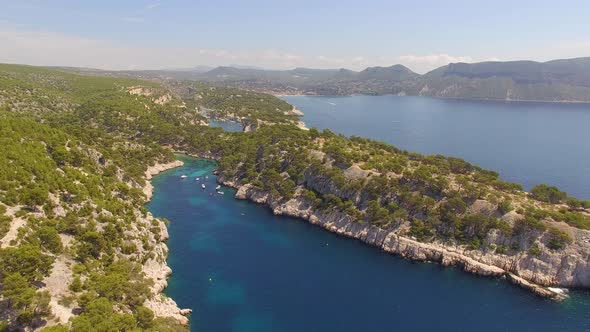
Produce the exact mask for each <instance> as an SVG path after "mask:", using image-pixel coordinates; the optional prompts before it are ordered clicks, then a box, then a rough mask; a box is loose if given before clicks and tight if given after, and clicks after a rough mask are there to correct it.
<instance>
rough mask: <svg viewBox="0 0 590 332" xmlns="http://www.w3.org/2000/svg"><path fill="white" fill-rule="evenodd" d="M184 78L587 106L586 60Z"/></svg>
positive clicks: (297, 89)
mask: <svg viewBox="0 0 590 332" xmlns="http://www.w3.org/2000/svg"><path fill="white" fill-rule="evenodd" d="M184 74H185V75H183V77H182V78H184V79H187V78H190V79H197V80H202V81H207V82H214V83H215V82H217V83H223V84H227V85H232V86H237V87H240V88H246V89H253V90H259V91H266V92H271V93H277V94H310V95H353V94H368V95H385V94H393V95H411V96H434V97H446V98H462V99H490V100H534V101H555V102H590V57H587V58H577V59H567V60H553V61H548V62H535V61H509V62H498V61H494V62H480V63H472V64H468V63H451V64H448V65H446V66H443V67H440V68H437V69H435V70H433V71H431V72H428V73H426V74H424V75H420V74H417V73H415V72H413V71H412V70H410V69H409V68H407V67H405V66H402V65H394V66H391V67H369V68H366V69H364V70H362V71H360V72H357V71H352V70H348V69H308V68H296V69H293V70H263V69H251V68H234V67H217V68H215V69H212V70H210V71H207V72H199V73H193V74H192V75H186V74H188V73H184ZM178 76H180V75H178ZM189 76H190V77H189ZM179 78H180V77H179Z"/></svg>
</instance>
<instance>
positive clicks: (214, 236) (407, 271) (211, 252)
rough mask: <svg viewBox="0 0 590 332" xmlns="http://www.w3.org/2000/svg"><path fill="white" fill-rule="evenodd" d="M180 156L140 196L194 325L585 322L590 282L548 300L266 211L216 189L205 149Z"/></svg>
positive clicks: (489, 326) (508, 326) (444, 327)
mask: <svg viewBox="0 0 590 332" xmlns="http://www.w3.org/2000/svg"><path fill="white" fill-rule="evenodd" d="M179 158H181V159H182V160H183V161H184V162H185V165H184V166H183V167H181V168H177V169H174V170H170V171H167V172H164V173H161V174H160V175H158V176H156V177H154V179H153V181H152V182H153V185H154V189H155V191H154V196H153V198H152V200H151V201H150V203H149V204H148V205H147V208H148V209H149V210H150V211H151V212H152V213H153V214H154V215H155V216H157V217H164V218H167V219H169V220H170V225H169V227H168V231H169V234H170V240H169V243H168V245H169V248H170V254H169V258H168V263H169V265H170V267H171V268H172V270H173V274H172V277H171V279H170V282H169V287H168V288H167V290H166V294H167V295H168V296H170V297H172V298H173V299H174V300H176V301H177V302H178V304H179V306H180V307H183V308H192V309H193V310H194V312H193V315H192V317H191V330H192V331H219V332H223V331H232V332H233V331H236V332H245V331H259V332H265V331H285V332H291V331H293V332H295V331H318V332H320V331H322V332H326V331H339V332H340V331H474V330H477V331H587V330H588V329H590V295H589V294H588V293H587V292H582V291H574V292H572V293H571V298H570V299H568V300H566V301H565V302H563V303H556V302H552V301H550V300H546V299H542V298H539V297H537V296H534V295H532V294H530V293H529V292H527V291H525V290H522V289H520V288H517V287H516V286H513V285H511V284H509V283H508V282H507V281H505V280H502V279H490V278H482V277H476V276H472V275H469V274H466V273H464V272H461V271H459V270H456V269H453V268H442V267H440V266H438V265H436V264H425V263H413V262H409V261H406V260H403V259H401V258H399V257H395V256H392V255H389V254H386V253H384V252H381V251H380V250H378V249H376V248H372V247H368V246H365V245H363V244H362V243H360V242H358V241H355V240H351V239H347V238H342V237H339V236H337V235H335V234H332V233H330V232H327V231H325V230H323V229H321V228H319V227H316V226H313V225H311V224H308V223H307V222H305V221H302V220H298V219H293V218H286V217H279V216H274V215H273V214H272V213H271V212H270V210H269V209H267V208H266V207H264V206H261V205H256V204H254V203H250V202H247V201H239V200H236V199H234V198H233V195H234V194H235V191H234V190H233V189H230V188H223V189H222V190H223V191H224V192H225V195H217V194H215V191H214V187H215V186H216V183H215V176H213V175H212V174H211V171H212V170H213V169H214V168H215V167H216V164H215V163H214V162H213V161H210V160H204V159H194V158H189V157H184V156H181V157H179ZM183 174H186V175H188V178H187V179H185V180H182V179H180V176H181V175H183ZM205 175H208V179H204V176H205ZM196 177H200V180H201V181H200V182H197V181H195V178H196ZM201 183H205V184H206V189H205V190H203V189H201V186H200V184H201Z"/></svg>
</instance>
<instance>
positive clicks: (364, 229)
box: [218, 176, 567, 301]
mask: <svg viewBox="0 0 590 332" xmlns="http://www.w3.org/2000/svg"><path fill="white" fill-rule="evenodd" d="M218 182H220V183H222V184H224V185H226V186H229V187H232V188H235V189H237V192H236V195H235V198H236V199H243V200H250V201H252V202H255V203H258V204H264V205H266V206H268V207H270V209H271V210H272V211H273V213H274V214H275V215H285V216H290V217H295V218H300V219H303V220H306V221H308V222H309V223H311V224H314V225H317V226H319V227H322V228H324V229H326V230H328V231H330V232H333V233H336V234H339V235H342V236H345V237H349V238H353V239H358V240H360V241H362V242H363V243H365V244H368V245H371V246H375V247H378V248H380V249H381V250H383V251H385V252H387V253H390V254H393V255H397V256H400V257H403V258H405V259H409V260H413V261H421V262H435V263H439V264H441V265H442V266H455V267H458V268H460V269H462V270H463V271H465V272H469V273H472V274H476V275H480V276H486V277H505V278H506V279H507V280H508V281H510V282H511V283H512V284H515V285H517V286H519V287H522V288H524V289H527V290H529V291H531V292H533V293H534V294H537V295H539V296H542V297H546V298H550V299H553V300H557V301H561V300H564V299H565V298H567V295H566V293H567V291H566V290H563V289H561V288H556V287H547V286H559V285H556V284H555V282H553V283H547V284H544V285H541V284H538V283H535V282H533V281H532V280H530V279H529V278H527V279H525V278H526V276H518V275H516V274H515V273H513V267H514V266H515V265H518V263H519V262H518V261H517V260H516V259H514V258H512V257H499V256H497V255H490V254H484V253H479V254H480V256H477V255H476V254H472V255H471V256H470V255H467V253H466V251H465V250H464V249H462V248H459V247H456V246H452V245H445V244H442V243H436V242H435V243H422V242H418V241H416V240H414V239H411V238H408V237H405V236H401V235H399V234H396V233H395V232H394V231H387V230H383V229H381V228H378V227H375V226H372V225H366V224H359V223H356V222H354V221H353V220H351V219H350V217H348V216H347V215H345V214H342V213H339V212H328V213H323V212H318V211H314V210H313V209H312V208H311V207H310V206H308V205H307V203H306V202H305V201H304V200H303V199H301V198H295V199H291V200H289V201H286V202H277V201H275V200H273V199H271V198H270V196H269V195H268V194H267V193H264V192H262V191H260V190H258V189H256V188H254V187H252V186H251V185H239V184H237V183H235V182H234V181H231V180H227V179H225V178H223V177H222V176H220V177H219V178H218ZM488 256H494V257H488ZM502 258H503V260H502ZM498 265H500V266H498ZM517 271H518V270H517ZM545 279H548V280H549V279H550V278H549V277H547V278H545Z"/></svg>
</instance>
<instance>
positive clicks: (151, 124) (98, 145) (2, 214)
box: [0, 65, 199, 331]
mask: <svg viewBox="0 0 590 332" xmlns="http://www.w3.org/2000/svg"><path fill="white" fill-rule="evenodd" d="M139 84H141V85H142V86H144V88H145V89H146V90H151V89H154V93H164V92H163V91H164V90H163V89H162V88H158V87H156V86H154V85H153V84H151V83H148V82H139V81H136V80H122V79H112V78H98V77H84V76H77V75H72V74H65V73H61V72H58V71H50V70H45V69H40V68H34V67H26V66H9V65H0V133H1V134H0V145H1V150H2V153H0V219H1V223H0V224H1V226H0V242H1V249H0V284H1V285H2V290H1V291H0V295H1V300H0V303H1V305H0V321H1V322H0V326H1V328H0V329H2V330H4V329H8V330H18V329H20V328H24V327H27V326H28V327H39V326H43V325H54V324H56V323H58V322H61V323H62V324H63V323H68V319H70V318H71V320H70V322H69V323H70V324H71V325H70V329H71V330H73V331H106V330H121V331H130V330H153V331H164V330H185V329H186V328H185V327H182V326H180V324H179V323H178V322H177V321H176V320H175V319H171V318H168V317H166V315H163V314H162V312H159V311H161V310H160V309H162V308H164V309H165V308H167V307H170V306H168V305H167V302H166V301H164V300H165V299H164V298H163V297H162V295H161V294H159V291H160V289H158V287H160V286H161V283H162V281H161V280H157V279H156V277H158V278H160V277H163V276H159V274H160V272H161V271H159V269H160V268H165V259H166V254H167V252H166V251H167V249H166V247H165V245H164V244H163V242H162V241H163V240H164V239H165V238H166V237H167V235H166V234H167V231H166V227H165V224H164V221H162V220H159V219H154V218H153V217H151V216H150V215H149V214H148V213H147V211H146V210H145V209H144V208H143V205H144V203H145V201H146V194H145V193H144V191H143V188H144V186H145V175H144V172H145V171H146V168H147V166H149V165H153V164H154V163H155V162H158V161H159V162H168V161H171V160H173V155H172V153H171V152H170V151H169V150H168V149H164V148H162V147H161V144H164V143H166V142H167V141H168V140H172V139H174V135H175V132H176V131H177V128H178V126H179V125H180V122H181V121H183V120H182V119H193V118H199V116H198V115H197V114H193V113H194V112H193V113H191V112H188V111H186V110H184V109H183V108H180V107H177V106H178V105H174V103H173V102H172V101H171V102H170V103H167V104H166V105H159V104H157V103H155V102H154V101H153V98H155V96H152V97H146V96H138V95H132V94H131V93H130V92H129V91H131V90H132V89H134V88H135V87H136V86H138V85H139ZM158 91H159V92H158ZM156 99H157V98H156ZM187 122H188V120H187ZM147 136H149V138H147ZM160 139H161V141H158V140H160ZM154 142H158V143H160V144H154ZM162 271H163V272H164V273H165V272H166V271H165V269H164V270H162ZM76 308H78V309H76ZM172 309H174V307H172ZM154 312H156V314H158V315H159V317H155V318H154ZM170 314H173V311H171V312H170ZM177 316H179V315H177ZM61 330H62V329H59V328H54V329H52V331H61Z"/></svg>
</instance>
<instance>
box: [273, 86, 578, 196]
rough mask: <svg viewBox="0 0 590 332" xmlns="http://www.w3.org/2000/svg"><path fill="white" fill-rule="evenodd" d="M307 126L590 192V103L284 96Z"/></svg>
mask: <svg viewBox="0 0 590 332" xmlns="http://www.w3.org/2000/svg"><path fill="white" fill-rule="evenodd" d="M284 99H285V100H287V101H288V102H289V103H291V104H293V105H295V106H297V108H299V109H300V110H302V111H303V112H304V113H305V116H304V117H303V120H304V121H305V123H306V124H307V126H308V127H310V128H311V127H316V128H319V129H324V128H328V129H330V130H332V131H334V132H337V133H342V134H345V135H347V136H349V135H357V136H363V137H369V138H373V139H376V140H379V141H383V142H387V143H391V144H393V145H395V146H397V147H399V148H401V149H405V150H408V151H413V152H420V153H423V154H443V155H449V156H455V157H460V158H463V159H465V160H467V161H469V162H471V163H474V164H476V165H479V166H482V167H484V168H488V169H492V170H495V171H498V172H499V173H500V174H501V177H502V178H503V179H505V180H508V181H511V182H516V183H520V184H522V185H523V186H524V187H525V188H526V189H530V188H531V187H532V186H534V185H536V184H539V183H547V184H550V185H555V186H558V187H559V188H561V189H562V190H564V191H566V192H568V193H569V194H570V195H572V196H574V197H578V198H581V199H590V104H564V103H532V102H496V101H464V100H450V99H437V98H426V97H396V96H353V97H307V96H305V97H300V96H296V97H284Z"/></svg>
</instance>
